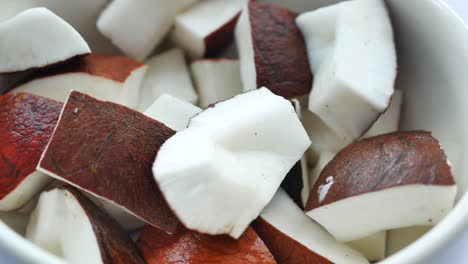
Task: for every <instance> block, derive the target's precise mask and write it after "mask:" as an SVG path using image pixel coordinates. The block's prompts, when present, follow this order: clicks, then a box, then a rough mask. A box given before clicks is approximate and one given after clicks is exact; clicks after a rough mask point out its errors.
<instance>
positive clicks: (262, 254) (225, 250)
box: [137, 226, 276, 264]
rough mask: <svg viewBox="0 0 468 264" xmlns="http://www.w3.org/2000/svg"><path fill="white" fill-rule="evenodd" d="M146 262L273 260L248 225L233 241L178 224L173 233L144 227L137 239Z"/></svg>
mask: <svg viewBox="0 0 468 264" xmlns="http://www.w3.org/2000/svg"><path fill="white" fill-rule="evenodd" d="M137 244H138V247H139V248H140V250H141V252H142V253H143V256H144V257H145V260H146V263H148V264H156V263H171V262H173V261H174V260H177V263H180V264H184V263H187V264H188V263H191V264H204V263H226V264H237V263H262V264H266V263H269V264H273V263H276V262H275V260H274V258H273V256H272V255H271V253H270V251H269V250H268V248H267V247H266V246H265V244H264V243H263V241H262V240H261V239H260V238H259V237H258V235H257V234H256V233H255V231H254V230H253V229H252V228H251V227H249V228H248V229H247V230H246V231H245V233H244V234H243V235H242V236H241V237H239V239H237V240H235V239H233V238H231V237H229V236H226V235H219V236H210V235H203V234H200V233H197V232H194V231H190V230H188V229H186V228H184V227H182V226H179V228H178V230H177V232H176V233H175V234H173V235H169V234H167V233H164V232H162V231H161V230H158V229H155V228H151V227H147V228H146V229H144V230H143V232H142V233H141V235H140V237H139V239H138V242H137Z"/></svg>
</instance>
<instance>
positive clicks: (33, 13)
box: [0, 8, 91, 73]
mask: <svg viewBox="0 0 468 264" xmlns="http://www.w3.org/2000/svg"><path fill="white" fill-rule="evenodd" d="M0 36H2V41H0V54H2V59H1V60H0V73H9V72H18V71H25V70H29V69H33V68H42V67H45V66H48V65H52V64H56V63H60V62H64V61H66V60H68V59H70V58H73V57H75V56H79V55H84V54H88V53H90V52H91V50H90V49H89V47H88V44H87V43H86V41H85V40H84V39H83V38H82V37H81V35H80V34H79V33H78V32H77V31H76V30H75V29H74V28H73V27H72V26H70V25H69V24H68V23H67V22H65V21H64V20H63V19H61V18H60V17H58V16H56V15H55V14H54V13H52V12H51V11H49V10H48V9H46V8H32V9H29V10H26V11H23V12H21V13H19V14H17V15H16V16H14V17H12V18H10V19H9V20H6V21H4V22H2V23H0Z"/></svg>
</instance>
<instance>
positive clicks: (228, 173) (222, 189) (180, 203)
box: [153, 88, 310, 238]
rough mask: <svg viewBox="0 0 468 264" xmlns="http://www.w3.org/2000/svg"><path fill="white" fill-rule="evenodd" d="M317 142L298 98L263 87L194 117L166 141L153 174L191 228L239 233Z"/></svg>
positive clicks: (221, 232)
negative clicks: (302, 116) (301, 115)
mask: <svg viewBox="0 0 468 264" xmlns="http://www.w3.org/2000/svg"><path fill="white" fill-rule="evenodd" d="M309 145H310V140H309V138H308V136H307V133H306V132H305V130H304V128H303V127H302V124H301V123H300V121H299V119H298V117H297V115H296V113H295V111H294V108H293V107H292V105H291V103H290V102H289V101H287V100H285V99H283V98H282V97H279V96H276V95H274V94H273V93H271V92H270V91H269V90H268V89H267V88H261V89H258V90H254V91H251V92H248V93H244V94H241V95H238V96H235V97H233V98H231V99H228V100H226V101H223V102H220V103H218V104H216V105H214V106H213V107H210V108H208V109H206V110H205V111H203V112H201V113H200V114H198V115H197V116H195V117H193V118H192V119H191V120H190V123H189V125H188V128H186V129H185V130H183V131H181V132H178V133H177V134H176V135H174V136H173V137H171V138H169V139H168V140H167V141H166V142H165V143H164V144H163V145H162V147H161V149H160V150H159V152H158V155H157V156H156V160H155V163H154V165H153V175H154V177H155V180H156V181H157V182H158V185H159V187H160V189H161V192H162V193H163V195H164V197H165V198H166V201H167V202H168V204H169V206H170V207H171V208H172V209H173V211H174V213H175V214H176V215H177V216H178V218H179V220H180V221H181V222H182V223H183V224H184V225H185V226H186V227H187V228H189V229H192V230H196V231H198V232H201V233H206V234H212V235H215V234H228V235H230V236H232V237H234V238H238V237H239V236H240V235H241V234H242V233H243V232H244V230H245V229H246V228H247V227H248V225H249V224H250V222H251V221H253V220H254V219H255V218H256V217H257V216H258V214H259V213H260V211H261V210H262V209H263V207H265V206H266V204H267V203H268V202H269V201H270V200H271V198H272V197H273V195H274V193H275V192H276V190H277V188H278V187H279V185H280V184H281V182H282V181H283V179H284V177H285V176H286V174H287V173H288V171H289V170H290V169H291V168H292V167H293V165H294V164H295V163H296V162H297V161H298V160H300V158H301V157H302V155H303V153H304V151H305V150H306V149H307V147H308V146H309ZM187 205H190V206H187Z"/></svg>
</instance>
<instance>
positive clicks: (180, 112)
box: [145, 94, 202, 131]
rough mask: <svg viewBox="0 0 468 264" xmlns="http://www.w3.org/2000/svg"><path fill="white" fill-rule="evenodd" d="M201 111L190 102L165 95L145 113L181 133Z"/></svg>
mask: <svg viewBox="0 0 468 264" xmlns="http://www.w3.org/2000/svg"><path fill="white" fill-rule="evenodd" d="M201 111H202V109H201V108H200V107H197V106H194V105H193V104H191V103H189V102H185V101H182V100H180V99H177V98H175V97H173V96H171V95H168V94H163V95H161V96H160V97H159V98H158V100H156V101H155V102H154V103H153V104H152V105H151V106H150V107H149V108H148V109H147V110H146V111H145V115H146V116H149V117H151V118H153V119H156V120H158V121H159V122H161V123H163V124H165V125H166V126H167V127H169V128H171V129H174V130H175V131H180V130H184V129H185V128H186V127H187V125H188V123H189V121H190V118H192V117H193V116H195V115H197V114H198V113H200V112H201Z"/></svg>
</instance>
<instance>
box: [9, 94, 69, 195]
mask: <svg viewBox="0 0 468 264" xmlns="http://www.w3.org/2000/svg"><path fill="white" fill-rule="evenodd" d="M62 105H63V104H62V103H59V102H56V101H54V100H50V99H47V98H44V97H41V96H37V95H32V94H27V93H18V94H6V95H3V96H0V172H1V177H0V199H3V198H4V197H5V196H6V195H8V194H9V193H10V192H12V191H13V190H14V189H15V188H16V187H17V186H18V185H19V184H20V183H21V182H22V181H23V180H24V179H25V178H26V177H27V176H28V175H29V174H31V173H33V172H34V171H36V166H37V163H38V162H39V160H40V158H41V154H42V152H43V151H44V149H45V147H46V145H47V143H48V142H49V139H50V137H51V135H52V132H53V131H54V128H55V125H56V124H57V120H58V118H59V115H60V111H61V110H62Z"/></svg>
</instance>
